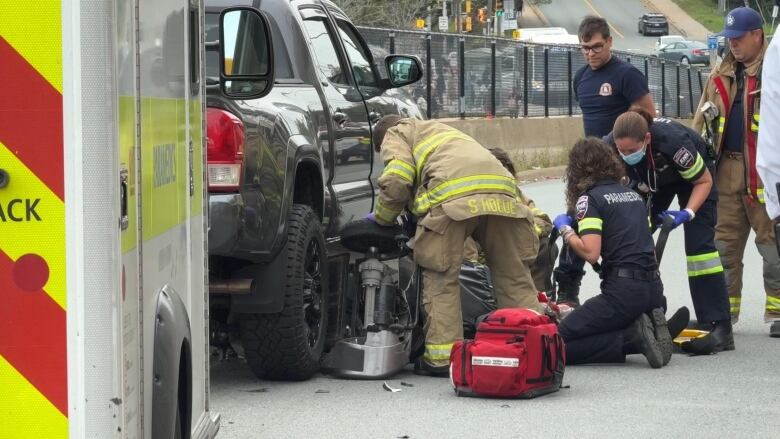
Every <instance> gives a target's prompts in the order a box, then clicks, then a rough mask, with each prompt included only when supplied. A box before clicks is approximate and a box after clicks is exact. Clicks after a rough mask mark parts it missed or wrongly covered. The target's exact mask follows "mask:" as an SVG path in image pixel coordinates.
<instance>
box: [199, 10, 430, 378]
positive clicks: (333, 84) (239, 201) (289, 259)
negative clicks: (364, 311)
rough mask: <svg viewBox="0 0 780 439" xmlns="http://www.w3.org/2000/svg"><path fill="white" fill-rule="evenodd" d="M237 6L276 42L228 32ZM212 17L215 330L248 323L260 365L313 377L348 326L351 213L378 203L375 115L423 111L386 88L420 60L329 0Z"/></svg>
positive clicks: (411, 74)
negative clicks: (342, 239)
mask: <svg viewBox="0 0 780 439" xmlns="http://www.w3.org/2000/svg"><path fill="white" fill-rule="evenodd" d="M232 6H247V7H252V6H254V7H256V8H258V9H259V11H260V13H261V14H262V15H263V16H265V17H266V18H267V20H268V22H269V30H268V33H267V35H266V37H267V38H268V39H270V40H271V46H270V47H272V50H262V48H261V47H259V44H258V43H259V40H258V41H257V42H254V43H253V42H244V41H241V43H242V44H243V45H242V46H241V47H239V44H238V43H237V42H236V41H234V40H231V39H226V40H225V41H220V40H221V39H222V37H221V36H220V35H219V23H220V20H225V19H224V18H220V17H221V15H220V14H222V12H223V11H225V10H226V9H227V8H229V7H232ZM227 14H228V13H226V15H225V17H227ZM225 23H226V25H227V24H231V25H233V26H235V25H237V23H241V21H240V20H231V21H229V22H228V21H225ZM205 24H206V36H205V41H206V49H207V55H206V76H207V90H206V95H207V103H206V105H207V107H208V108H207V135H208V152H207V162H208V183H209V188H208V205H209V210H208V211H209V236H208V243H209V288H210V318H211V335H212V342H213V343H214V344H219V345H220V346H221V347H223V348H225V346H226V345H229V342H230V340H232V339H234V338H235V335H238V336H239V337H240V338H241V344H242V345H243V348H244V354H245V357H246V361H247V363H248V364H249V366H250V368H251V369H252V371H253V372H254V373H255V374H256V375H257V376H258V377H260V378H267V379H290V380H302V379H307V378H309V377H310V376H311V375H312V374H314V373H315V372H317V371H318V370H319V366H320V361H321V359H322V355H323V352H324V351H325V350H327V348H328V346H330V345H331V344H332V343H333V342H335V341H336V340H338V339H339V338H341V337H342V336H343V334H345V329H344V328H345V325H348V323H345V321H346V320H345V317H344V316H345V315H346V312H347V311H346V309H347V306H348V303H349V301H350V300H352V299H350V298H348V297H346V296H347V294H348V293H349V291H348V290H347V288H345V285H346V284H347V279H348V278H349V277H350V276H352V275H351V274H349V273H348V266H349V263H350V255H349V253H346V252H345V251H343V250H341V251H340V252H339V253H336V252H335V250H336V249H337V248H338V237H339V236H340V232H341V229H342V228H343V226H344V225H345V224H347V223H348V222H350V221H353V220H355V219H358V218H362V217H363V216H364V215H365V214H366V213H368V212H371V211H372V209H373V203H374V193H375V188H376V180H377V178H378V176H379V175H380V174H381V173H382V170H383V163H382V161H381V159H380V157H379V155H378V154H375V153H374V152H373V148H372V144H371V126H372V124H374V123H375V122H376V121H377V120H379V119H380V118H381V117H382V116H384V115H387V114H402V115H404V116H411V117H419V116H420V112H419V110H418V109H416V108H414V107H413V105H414V104H413V103H410V102H408V101H406V98H401V97H402V96H405V94H403V93H395V92H389V91H390V90H394V89H395V90H397V89H398V87H403V86H405V85H409V84H412V83H414V82H416V81H418V80H419V79H420V78H421V77H422V63H421V62H420V60H419V59H418V58H417V57H410V56H403V55H389V56H387V57H384V58H383V59H378V60H377V59H375V58H374V56H373V55H372V54H371V52H370V50H369V48H368V47H367V45H366V43H365V41H364V39H363V37H362V36H361V35H360V33H359V32H358V31H357V29H356V28H355V26H353V24H352V23H351V22H350V20H349V18H348V17H347V16H346V15H345V14H344V13H343V12H342V11H341V10H340V9H339V8H338V7H336V5H335V4H333V3H332V2H330V1H327V0H287V1H263V2H258V1H256V0H206V19H205ZM228 35H229V34H228ZM228 51H229V52H231V53H226V52H228ZM221 60H224V65H225V67H228V66H230V68H229V69H227V68H226V69H225V70H227V71H228V72H229V74H230V75H231V76H230V77H228V78H227V79H228V80H227V81H225V78H222V83H223V85H221V84H220V79H219V78H220V68H219V64H220V62H223V61H221ZM242 72H244V73H245V74H246V75H245V74H244V73H242ZM266 72H270V74H271V76H270V77H269V79H266V80H265V81H257V80H252V75H250V74H255V73H266ZM226 74H228V73H226ZM233 75H235V76H233ZM401 78H403V79H401ZM269 85H271V86H272V89H271V90H270V92H268V95H267V96H265V97H263V98H257V97H256V96H257V94H256V93H255V92H254V90H256V89H267V88H268V87H269ZM192 123H200V121H195V120H193V121H192ZM353 157H358V158H359V159H358V160H350V159H351V158H353ZM196 172H197V171H196Z"/></svg>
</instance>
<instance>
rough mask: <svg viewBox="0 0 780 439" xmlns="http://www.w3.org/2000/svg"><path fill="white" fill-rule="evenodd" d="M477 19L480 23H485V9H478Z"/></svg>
mask: <svg viewBox="0 0 780 439" xmlns="http://www.w3.org/2000/svg"><path fill="white" fill-rule="evenodd" d="M477 19H478V20H479V22H480V23H484V22H486V21H487V9H485V8H479V10H478V11H477Z"/></svg>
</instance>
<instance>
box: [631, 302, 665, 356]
mask: <svg viewBox="0 0 780 439" xmlns="http://www.w3.org/2000/svg"><path fill="white" fill-rule="evenodd" d="M623 353H624V354H626V355H627V354H636V353H639V354H642V355H644V356H645V358H647V362H648V363H649V364H650V367H652V368H653V369H659V368H661V367H662V366H663V365H664V353H663V351H662V349H661V346H660V343H658V340H657V339H656V338H655V332H654V329H653V322H652V320H651V319H650V317H648V316H647V314H642V315H640V316H639V318H637V319H636V320H634V322H633V323H631V324H630V325H628V327H627V328H626V329H624V330H623Z"/></svg>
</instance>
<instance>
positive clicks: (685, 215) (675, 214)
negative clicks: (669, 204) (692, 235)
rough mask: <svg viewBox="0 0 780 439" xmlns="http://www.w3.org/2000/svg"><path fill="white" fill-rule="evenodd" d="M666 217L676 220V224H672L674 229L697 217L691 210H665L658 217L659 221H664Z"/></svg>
mask: <svg viewBox="0 0 780 439" xmlns="http://www.w3.org/2000/svg"><path fill="white" fill-rule="evenodd" d="M665 216H670V217H672V218H673V219H674V222H673V223H672V229H676V228H677V226H679V225H680V224H684V223H687V222H688V221H691V220H692V219H693V217H694V216H695V215H694V214H693V211H692V210H691V209H683V210H664V211H663V212H661V214H660V215H658V219H659V220H661V221H663V220H664V217H665Z"/></svg>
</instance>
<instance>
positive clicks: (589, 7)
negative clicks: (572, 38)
mask: <svg viewBox="0 0 780 439" xmlns="http://www.w3.org/2000/svg"><path fill="white" fill-rule="evenodd" d="M539 9H540V10H541V11H542V13H543V14H544V15H545V17H547V20H548V21H549V22H550V25H551V26H560V27H565V28H566V29H567V30H568V31H569V33H570V34H574V35H576V34H577V30H578V28H579V25H580V21H581V20H582V18H583V17H585V16H586V15H596V16H601V17H604V18H605V19H606V20H607V22H609V24H610V26H611V30H612V39H613V41H614V46H613V47H614V48H615V49H617V50H624V51H630V52H638V53H644V54H650V53H653V52H654V51H655V42H656V40H657V39H658V37H657V36H643V35H640V34H639V33H638V32H637V21H638V19H639V17H640V16H641V15H642V14H644V13H645V12H648V9H647V8H646V7H645V4H644V2H643V1H642V0H619V1H618V0H552V3H549V4H540V5H539ZM669 33H670V34H679V33H680V32H679V31H678V30H677V29H676V28H675V27H674V26H671V27H670V29H669Z"/></svg>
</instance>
